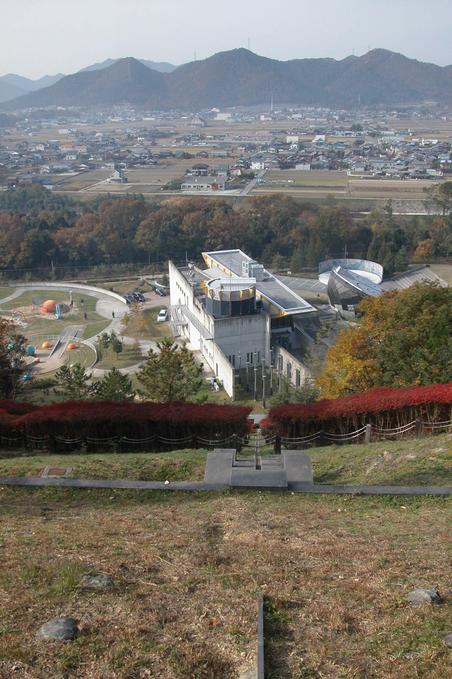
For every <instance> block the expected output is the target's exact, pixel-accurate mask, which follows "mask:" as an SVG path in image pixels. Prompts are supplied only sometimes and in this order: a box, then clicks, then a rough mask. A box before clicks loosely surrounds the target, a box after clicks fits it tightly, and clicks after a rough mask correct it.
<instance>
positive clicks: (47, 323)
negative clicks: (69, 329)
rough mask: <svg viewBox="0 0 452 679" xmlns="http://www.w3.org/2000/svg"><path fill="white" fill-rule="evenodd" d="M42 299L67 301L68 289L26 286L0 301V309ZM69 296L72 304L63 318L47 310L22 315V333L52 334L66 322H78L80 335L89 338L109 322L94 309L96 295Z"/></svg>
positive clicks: (71, 323) (11, 308)
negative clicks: (22, 291) (23, 318)
mask: <svg viewBox="0 0 452 679" xmlns="http://www.w3.org/2000/svg"><path fill="white" fill-rule="evenodd" d="M0 298H1V296H0ZM46 299H54V300H55V301H57V302H64V303H66V304H68V305H69V293H67V292H62V291H58V290H27V291H25V292H24V293H23V294H22V295H21V296H20V297H17V298H16V299H14V300H12V301H11V302H7V303H6V304H4V305H2V307H1V308H2V310H4V311H8V310H13V309H17V308H19V307H24V306H31V305H32V303H33V300H35V301H37V302H38V303H42V302H44V301H45V300H46ZM72 299H73V302H74V308H73V309H72V310H71V311H69V312H68V313H66V314H64V316H63V318H62V319H60V320H57V319H56V318H55V317H54V315H53V314H49V315H48V317H47V316H40V315H38V314H37V315H36V316H30V317H29V318H26V321H27V327H26V329H25V330H24V332H25V334H26V335H27V336H30V335H41V334H42V335H44V334H48V335H49V336H56V335H59V334H60V332H61V331H62V330H63V329H64V328H65V327H66V326H67V325H82V326H84V333H83V336H84V337H85V338H89V337H93V336H94V335H96V334H97V333H99V332H102V331H103V330H104V329H105V328H106V327H107V326H108V325H109V324H110V319H107V318H103V317H102V316H100V315H99V314H97V313H96V302H97V300H96V298H94V297H90V296H88V295H83V294H80V293H73V295H72ZM82 300H83V304H82ZM85 313H86V314H87V318H86V319H85V317H84V314H85Z"/></svg>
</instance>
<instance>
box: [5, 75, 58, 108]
mask: <svg viewBox="0 0 452 679" xmlns="http://www.w3.org/2000/svg"><path fill="white" fill-rule="evenodd" d="M61 78H64V75H63V74H62V73H58V74H57V75H45V76H43V77H42V78H38V79H37V80H31V79H30V78H24V77H23V76H21V75H16V74H15V73H7V74H6V75H3V76H1V77H0V102H4V101H9V100H11V99H14V98H16V97H20V96H23V95H25V94H28V93H29V92H35V91H36V90H39V89H41V88H43V87H50V86H51V85H54V84H55V83H56V82H58V80H60V79H61Z"/></svg>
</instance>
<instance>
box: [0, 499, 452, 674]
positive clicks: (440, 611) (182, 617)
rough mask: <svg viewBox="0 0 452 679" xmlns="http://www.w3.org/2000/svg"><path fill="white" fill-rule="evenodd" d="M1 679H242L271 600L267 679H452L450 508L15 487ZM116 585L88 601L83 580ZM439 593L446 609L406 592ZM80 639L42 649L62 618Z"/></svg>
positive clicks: (7, 524)
mask: <svg viewBox="0 0 452 679" xmlns="http://www.w3.org/2000/svg"><path fill="white" fill-rule="evenodd" d="M1 504H2V512H1V515H0V549H1V552H2V568H1V571H0V596H1V601H2V606H1V608H0V676H2V677H8V678H9V677H11V676H13V675H14V677H19V678H20V679H25V677H63V676H64V677H71V678H75V677H77V679H93V677H105V679H107V678H108V679H113V678H114V679H116V678H118V679H119V677H121V678H125V677H130V678H132V677H137V678H138V677H140V678H141V677H143V678H144V677H156V678H157V677H162V678H163V677H164V678H165V679H188V677H196V678H197V679H211V678H212V677H215V678H216V679H217V678H218V679H220V678H223V677H228V679H234V678H237V677H239V675H240V671H243V670H246V669H249V668H250V667H251V666H252V665H253V664H254V662H255V647H256V601H257V595H258V593H259V592H260V591H264V592H265V593H266V595H267V596H268V597H269V598H270V601H271V606H272V608H271V611H270V613H271V615H270V616H267V617H271V622H272V625H271V629H270V630H269V631H270V633H271V638H270V639H267V641H268V643H269V645H270V649H271V654H270V657H269V658H268V660H269V668H268V676H269V677H273V678H276V677H277V678H278V679H300V678H301V677H318V678H320V677H323V678H325V679H338V677H341V678H343V679H355V678H356V677H363V678H364V677H366V679H367V678H369V679H370V678H371V677H375V678H376V677H378V678H379V679H381V678H387V679H392V678H393V677H398V678H399V679H413V678H414V677H425V678H427V677H428V678H429V679H444V677H445V676H447V675H448V670H447V667H449V668H450V664H449V661H450V651H449V650H448V649H447V647H446V646H445V644H444V642H443V637H444V635H445V634H446V633H447V632H449V631H450V607H451V603H452V602H451V597H450V595H448V594H447V592H448V587H450V562H449V559H448V556H447V551H446V547H445V545H446V542H447V539H448V520H449V519H450V512H449V511H448V503H447V501H446V500H444V499H442V498H422V499H420V498H415V499H409V498H404V499H403V500H399V499H385V498H363V497H348V498H331V497H308V496H300V495H294V496H292V495H290V494H284V495H283V494H279V493H265V492H262V493H247V492H242V493H224V494H213V493H212V494H208V493H198V494H184V493H177V494H174V495H173V494H171V495H169V494H164V493H143V492H140V493H135V492H131V491H119V492H118V491H111V490H108V491H75V490H70V489H56V488H47V489H39V490H38V489H35V490H31V489H18V488H3V489H2V490H1ZM98 572H101V573H106V574H109V575H111V576H112V577H113V578H114V582H115V588H114V590H113V591H110V592H106V593H88V592H83V591H81V590H80V589H79V588H78V582H79V579H80V576H81V575H82V574H84V573H98ZM430 586H437V587H438V588H439V590H440V591H441V592H443V593H444V594H445V596H446V602H445V603H444V604H442V605H441V606H434V607H425V608H411V607H410V606H409V605H408V604H407V603H406V602H405V596H406V594H407V593H408V592H409V591H410V590H412V589H414V588H416V587H430ZM61 614H65V615H71V616H74V617H75V618H76V619H78V620H79V621H80V628H81V633H80V636H79V637H78V639H77V640H76V641H74V642H68V643H56V642H42V641H38V640H36V638H35V633H36V630H37V629H38V628H39V626H40V625H41V624H42V623H43V622H45V621H47V620H48V619H50V618H52V617H54V616H55V615H61Z"/></svg>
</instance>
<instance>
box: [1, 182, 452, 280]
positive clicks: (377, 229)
mask: <svg viewBox="0 0 452 679" xmlns="http://www.w3.org/2000/svg"><path fill="white" fill-rule="evenodd" d="M235 247H240V248H242V249H243V250H245V251H246V252H248V253H249V254H250V255H252V256H253V257H255V258H258V259H260V260H262V261H263V262H264V263H265V264H266V265H267V266H269V267H274V268H280V267H281V266H284V267H285V268H290V269H292V271H294V272H297V271H300V270H301V269H302V268H304V267H311V268H315V267H317V265H318V263H319V261H321V260H323V259H326V258H328V257H338V256H341V255H343V254H344V251H345V249H347V252H348V255H349V256H352V257H364V258H369V259H372V260H375V261H378V262H380V263H381V264H382V265H383V266H384V268H385V271H386V273H392V272H394V271H401V270H403V269H404V268H406V266H407V263H408V261H409V260H410V259H412V260H414V261H424V260H428V259H431V258H435V257H449V256H451V255H452V217H451V216H450V215H449V214H444V215H443V216H441V217H438V216H437V217H432V216H425V217H400V216H397V217H395V216H394V215H393V214H392V211H391V208H390V206H388V207H387V208H386V209H385V210H375V211H374V212H372V213H371V214H370V215H369V216H366V217H362V218H359V219H357V218H354V217H353V216H352V214H351V213H350V211H349V210H348V209H347V208H345V207H339V206H337V205H335V204H334V203H331V204H328V205H327V206H325V207H318V206H316V205H312V204H309V203H298V202H297V201H295V200H294V199H292V198H290V197H286V196H283V195H281V194H276V195H272V196H262V197H256V198H251V199H249V200H248V201H246V202H243V203H240V204H237V205H234V206H232V205H231V203H229V202H228V201H226V200H222V199H215V200H211V199H204V198H190V199H181V198H171V199H168V200H165V201H162V202H153V203H150V202H146V201H145V200H144V198H143V197H141V196H132V197H130V196H128V197H125V198H111V197H108V198H106V199H100V198H98V199H96V200H95V201H93V202H92V203H91V204H82V203H77V202H75V201H74V200H72V199H69V198H66V197H64V196H61V195H58V194H55V193H51V192H49V191H47V190H46V189H43V188H41V187H30V188H23V189H13V190H10V191H5V192H4V193H2V194H0V270H1V269H27V268H29V269H32V268H38V267H39V268H43V269H45V268H47V267H48V268H49V269H50V267H52V268H53V267H65V266H71V267H88V266H94V265H99V264H106V265H111V264H121V263H155V262H160V263H162V262H165V261H166V260H167V259H169V258H171V259H174V260H176V261H180V260H185V258H186V257H188V258H189V259H193V260H199V257H200V253H201V252H202V251H203V250H207V249H221V248H235Z"/></svg>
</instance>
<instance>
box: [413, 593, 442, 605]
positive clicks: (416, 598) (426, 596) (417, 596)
mask: <svg viewBox="0 0 452 679" xmlns="http://www.w3.org/2000/svg"><path fill="white" fill-rule="evenodd" d="M407 601H408V603H410V604H411V605H412V606H422V605H424V604H440V603H441V602H442V598H441V595H440V593H439V592H438V590H436V589H413V591H412V592H410V593H409V594H408V596H407Z"/></svg>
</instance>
